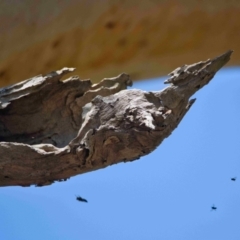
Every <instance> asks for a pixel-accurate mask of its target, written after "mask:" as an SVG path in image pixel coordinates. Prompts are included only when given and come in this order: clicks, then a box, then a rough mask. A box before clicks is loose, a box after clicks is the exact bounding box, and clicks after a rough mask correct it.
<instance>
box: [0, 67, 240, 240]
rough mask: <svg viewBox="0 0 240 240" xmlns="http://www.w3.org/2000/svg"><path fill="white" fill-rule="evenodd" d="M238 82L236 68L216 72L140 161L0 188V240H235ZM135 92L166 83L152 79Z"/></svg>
mask: <svg viewBox="0 0 240 240" xmlns="http://www.w3.org/2000/svg"><path fill="white" fill-rule="evenodd" d="M239 76H240V68H239V67H231V68H224V69H222V70H221V71H219V72H218V73H217V75H216V76H215V78H214V79H213V80H212V82H210V84H209V85H207V86H205V87H204V88H203V89H201V90H200V92H199V93H197V94H195V97H196V98H197V101H196V102H195V103H194V105H193V106H192V108H191V109H190V111H189V112H188V113H187V115H186V116H185V117H184V119H183V120H182V122H181V123H180V125H179V126H178V128H177V129H176V130H175V131H174V132H173V133H172V134H171V135H170V137H168V138H167V139H165V140H164V142H163V143H162V144H161V145H160V146H159V147H158V148H157V149H156V150H155V151H154V152H152V153H151V154H149V155H147V156H145V157H142V158H141V159H140V160H137V161H134V162H131V163H121V164H118V165H114V166H111V167H107V168H105V169H102V170H98V171H95V172H91V173H87V174H83V175H79V176H77V177H73V178H71V179H70V180H68V181H67V182H61V183H55V184H53V185H51V186H47V187H42V188H37V187H34V186H32V187H28V188H22V187H5V188H0V196H1V197H0V213H1V215H0V239H3V240H12V239H14V240H15V239H17V240H25V239H34V240H38V239H41V240H42V239H51V240H52V239H59V240H65V239H66V240H75V239H84V240H95V239H104V240H108V239H109V240H113V239H114V240H118V239H119V240H120V239H121V240H122V239H130V240H131V239H138V240H145V239H151V240H155V239H164V240H192V239H194V240H203V239H204V240H215V239H218V240H226V239H230V240H235V239H236V240H239V239H240V228H239V220H240V204H239V203H240V191H239V190H240V134H239V133H240V111H239V106H240V104H239V103H240V81H239V80H240V79H239ZM163 79H166V78H163ZM133 87H134V88H140V89H143V90H148V91H157V90H160V89H162V88H163V87H166V85H164V84H163V83H162V78H158V79H152V80H148V81H141V82H136V83H134V86H133ZM235 176H237V177H239V179H237V181H236V182H232V181H231V180H230V178H231V177H235ZM75 195H80V196H82V197H84V198H86V199H87V200H88V203H81V202H78V201H76V200H75ZM212 204H215V206H216V207H217V208H218V209H217V211H211V206H212Z"/></svg>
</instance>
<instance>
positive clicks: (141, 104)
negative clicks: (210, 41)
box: [0, 51, 232, 186]
mask: <svg viewBox="0 0 240 240" xmlns="http://www.w3.org/2000/svg"><path fill="white" fill-rule="evenodd" d="M231 54H232V51H228V52H226V53H225V54H223V55H221V56H218V57H216V58H214V59H212V60H207V61H203V62H198V63H195V64H192V65H184V66H182V67H179V68H177V69H176V70H174V71H173V72H171V73H170V74H169V75H170V78H169V79H167V80H166V81H165V83H166V84H170V86H168V87H167V88H165V89H163V90H161V91H155V92H145V91H141V90H138V89H133V90H126V88H127V86H130V85H131V84H132V82H131V80H130V77H129V75H127V74H125V73H123V74H120V75H119V76H117V77H115V78H105V79H103V80H102V81H101V82H100V83H98V84H94V85H93V84H92V83H91V81H90V80H83V81H81V80H80V79H79V78H78V77H77V76H74V77H70V78H68V79H66V80H64V81H60V79H61V78H62V76H63V75H64V74H67V73H70V72H72V71H73V70H74V69H72V68H64V69H62V70H60V71H56V72H52V73H49V74H47V75H45V76H43V75H41V76H37V77H34V78H31V79H28V80H26V81H23V82H21V83H18V84H15V85H13V86H10V87H7V88H2V89H1V90H0V140H1V143H0V154H1V159H0V186H13V185H20V186H30V185H31V184H35V185H37V186H44V185H49V184H52V183H53V182H54V181H63V180H66V179H68V178H70V177H72V176H74V175H77V174H81V173H86V172H89V171H93V170H97V169H100V168H104V167H106V166H110V165H112V164H116V163H119V162H128V161H133V160H136V159H139V158H140V157H141V156H144V155H146V154H148V153H150V152H152V151H153V150H154V149H155V148H156V147H157V146H158V145H159V144H160V143H161V142H162V141H163V140H164V139H165V138H166V137H168V136H169V135H170V134H171V132H172V131H173V130H174V129H175V128H176V127H177V126H178V124H179V123H180V121H181V119H182V118H183V117H184V115H185V114H186V113H187V111H188V110H189V109H190V107H191V106H192V104H193V103H194V101H195V99H190V98H191V96H192V95H193V94H194V93H195V92H196V91H198V90H199V89H200V88H202V87H203V86H204V85H206V84H208V83H209V81H210V80H211V79H212V78H213V77H214V75H215V73H216V72H217V71H218V70H219V69H220V68H221V67H222V66H223V65H225V64H226V63H227V62H228V61H229V59H230V56H231Z"/></svg>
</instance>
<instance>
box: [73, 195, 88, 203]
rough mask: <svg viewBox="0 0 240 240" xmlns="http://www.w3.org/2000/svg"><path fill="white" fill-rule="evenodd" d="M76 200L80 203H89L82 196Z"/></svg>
mask: <svg viewBox="0 0 240 240" xmlns="http://www.w3.org/2000/svg"><path fill="white" fill-rule="evenodd" d="M76 200H77V201H79V202H86V203H87V202H88V201H87V200H86V199H85V198H82V197H80V196H76Z"/></svg>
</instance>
